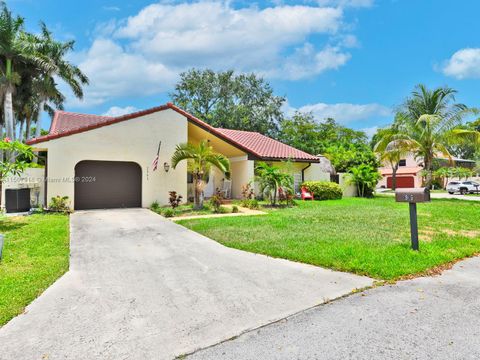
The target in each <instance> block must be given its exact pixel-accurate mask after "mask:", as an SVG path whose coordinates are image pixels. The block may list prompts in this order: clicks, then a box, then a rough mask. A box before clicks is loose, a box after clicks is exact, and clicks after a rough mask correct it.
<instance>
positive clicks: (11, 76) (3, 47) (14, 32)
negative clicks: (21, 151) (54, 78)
mask: <svg viewBox="0 0 480 360" xmlns="http://www.w3.org/2000/svg"><path fill="white" fill-rule="evenodd" d="M0 8H1V10H0V70H1V75H2V76H1V86H2V87H3V91H4V101H3V105H4V117H5V127H6V132H7V137H9V138H12V139H13V138H14V129H15V121H14V114H13V100H12V98H13V93H14V90H15V87H16V85H18V84H19V83H20V81H21V76H20V74H19V73H18V72H17V71H16V67H17V65H20V64H21V63H30V64H32V65H33V66H36V67H38V68H39V69H42V70H43V71H49V70H51V69H52V67H53V64H52V63H51V61H49V59H48V57H46V56H44V55H43V54H41V53H39V52H38V47H39V42H38V41H37V39H36V37H34V36H29V35H28V34H26V33H25V32H24V31H23V18H21V17H19V16H17V17H14V16H13V15H12V13H11V12H10V11H9V10H8V8H7V6H6V5H5V3H4V2H2V3H0Z"/></svg>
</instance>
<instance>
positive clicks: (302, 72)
mask: <svg viewBox="0 0 480 360" xmlns="http://www.w3.org/2000/svg"><path fill="white" fill-rule="evenodd" d="M349 59H350V54H348V53H344V52H342V51H341V50H340V49H339V48H338V47H329V46H327V47H325V48H324V49H322V50H320V51H316V50H315V48H314V47H313V45H311V44H308V43H307V44H305V45H304V46H303V47H302V48H298V49H296V50H295V52H294V54H293V55H292V56H289V57H287V59H286V61H285V63H284V64H283V65H282V68H281V69H274V70H272V71H271V72H267V73H266V75H267V76H268V75H270V77H283V78H287V79H290V80H298V79H302V78H306V77H309V76H312V75H316V74H320V73H322V72H324V71H327V70H333V69H338V68H339V67H340V66H342V65H344V64H345V63H346V62H347V61H348V60H349Z"/></svg>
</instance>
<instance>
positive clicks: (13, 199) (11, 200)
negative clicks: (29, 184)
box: [5, 188, 31, 213]
mask: <svg viewBox="0 0 480 360" xmlns="http://www.w3.org/2000/svg"><path fill="white" fill-rule="evenodd" d="M30 207H31V206H30V189H28V188H27V189H6V190H5V210H6V212H7V213H16V212H27V211H29V210H30Z"/></svg>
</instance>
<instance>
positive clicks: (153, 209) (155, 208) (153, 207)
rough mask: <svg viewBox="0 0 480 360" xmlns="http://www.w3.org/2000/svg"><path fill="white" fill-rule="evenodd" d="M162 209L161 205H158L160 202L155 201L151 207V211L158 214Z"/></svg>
mask: <svg viewBox="0 0 480 360" xmlns="http://www.w3.org/2000/svg"><path fill="white" fill-rule="evenodd" d="M159 209H160V204H159V203H158V201H154V202H153V203H152V204H151V205H150V210H152V211H154V212H158V210H159Z"/></svg>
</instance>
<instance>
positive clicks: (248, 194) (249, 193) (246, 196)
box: [242, 182, 255, 200]
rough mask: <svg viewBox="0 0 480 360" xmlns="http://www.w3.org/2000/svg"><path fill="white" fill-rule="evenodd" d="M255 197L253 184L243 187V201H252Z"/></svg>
mask: <svg viewBox="0 0 480 360" xmlns="http://www.w3.org/2000/svg"><path fill="white" fill-rule="evenodd" d="M254 197H255V191H254V190H253V187H252V183H251V182H249V183H248V184H245V185H243V186H242V200H250V199H253V198H254Z"/></svg>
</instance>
